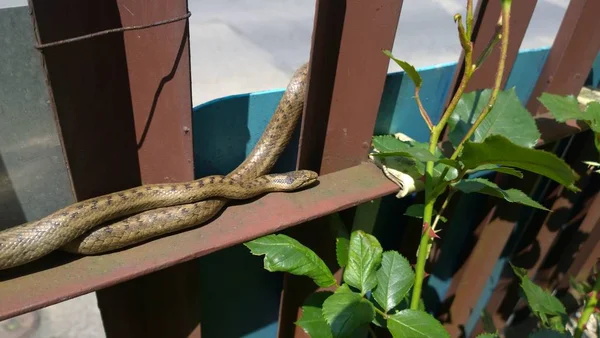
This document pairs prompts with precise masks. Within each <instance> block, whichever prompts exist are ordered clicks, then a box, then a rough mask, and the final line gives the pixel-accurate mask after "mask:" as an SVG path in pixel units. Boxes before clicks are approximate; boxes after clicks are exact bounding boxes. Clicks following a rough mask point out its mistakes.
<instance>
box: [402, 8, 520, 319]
mask: <svg viewBox="0 0 600 338" xmlns="http://www.w3.org/2000/svg"><path fill="white" fill-rule="evenodd" d="M510 6H511V0H502V34H501V37H500V38H501V42H502V48H501V55H500V62H499V64H498V71H497V73H496V79H495V82H494V89H493V92H492V95H491V97H490V100H489V102H488V104H487V106H486V107H485V108H484V110H483V111H482V112H481V114H480V115H479V117H478V118H477V120H476V121H475V123H474V124H473V126H471V128H470V129H469V131H468V132H467V134H466V135H465V137H464V138H463V140H462V141H461V142H460V144H459V145H458V147H457V148H456V149H455V151H454V153H453V154H452V157H451V159H453V160H455V159H456V158H457V157H458V155H459V154H460V152H461V151H462V148H463V147H464V143H465V142H466V141H467V140H469V139H470V138H471V136H472V135H473V133H474V132H475V130H476V129H477V127H479V125H480V124H481V122H482V121H483V120H484V119H485V117H486V116H487V114H488V113H489V112H490V111H491V108H492V107H493V105H494V103H495V101H496V97H497V96H498V92H499V90H500V86H501V84H502V76H503V75H504V66H505V63H506V55H507V53H508V36H509V34H508V33H509V19H510ZM454 19H455V21H456V22H457V25H458V36H459V39H460V42H461V46H462V47H463V50H464V53H465V58H464V66H465V68H464V74H463V76H462V79H461V81H460V85H459V86H458V89H457V90H456V93H455V94H454V96H453V98H452V100H451V101H450V104H449V105H448V107H447V109H446V111H445V112H444V113H443V114H442V117H441V119H440V122H439V123H438V124H437V125H436V126H434V127H433V129H432V130H431V135H430V138H429V151H430V152H431V153H432V154H434V153H435V150H436V148H437V144H438V142H439V139H440V135H441V133H442V131H443V130H444V128H445V127H446V124H447V123H448V120H449V119H450V116H452V113H454V110H455V109H456V106H457V105H458V102H459V101H460V98H461V97H462V95H463V94H464V91H465V89H466V87H467V84H468V82H469V80H470V79H471V76H472V75H473V72H474V71H475V69H476V67H475V66H473V43H472V42H471V41H470V34H471V32H472V25H473V17H472V3H470V0H469V2H468V3H467V28H466V29H465V27H464V26H463V24H462V20H461V16H460V14H457V15H455V16H454ZM494 38H496V37H494ZM490 44H493V42H491V43H490ZM433 167H434V163H433V162H427V165H426V171H425V210H424V212H423V233H422V234H421V240H420V243H419V249H418V255H417V264H416V266H415V284H414V286H413V292H412V297H411V301H410V308H411V309H413V310H416V309H418V306H419V300H420V299H421V291H422V288H423V280H424V279H425V263H426V262H427V258H428V256H429V247H430V245H431V244H432V243H433V236H432V234H431V232H430V230H433V229H435V228H434V227H432V223H431V220H432V215H433V207H434V205H435V202H436V197H437V196H436V195H433V192H434V189H435V186H434V184H433ZM447 172H448V168H445V169H444V171H443V173H442V175H441V178H440V180H439V182H440V184H444V182H443V181H444V177H445V176H446V174H447ZM449 197H452V196H449ZM448 203H449V199H447V200H446V201H445V202H444V204H446V206H447V204H448ZM440 215H441V212H440ZM438 221H439V217H438V218H436V220H435V222H434V224H433V225H434V226H435V225H437V222H438Z"/></svg>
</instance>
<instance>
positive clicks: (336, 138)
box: [320, 0, 402, 173]
mask: <svg viewBox="0 0 600 338" xmlns="http://www.w3.org/2000/svg"><path fill="white" fill-rule="evenodd" d="M401 8H402V1H398V0H376V1H357V0H353V1H347V2H346V8H345V18H344V27H343V31H342V38H341V45H340V48H339V56H338V62H337V67H336V72H335V83H334V87H333V93H332V99H331V107H330V112H329V121H328V124H327V134H326V135H327V136H326V138H325V144H324V149H323V160H322V162H321V171H320V172H321V173H329V172H333V171H335V170H340V169H344V168H348V167H351V166H353V165H356V164H358V163H360V162H362V161H364V160H365V159H366V158H367V154H368V151H369V149H370V145H371V137H372V136H373V130H374V127H375V120H376V118H377V112H378V109H379V103H380V101H381V94H382V93H383V86H384V83H385V77H386V75H387V69H388V65H389V62H390V60H389V58H388V57H387V56H385V55H384V54H383V53H382V52H381V50H383V49H390V50H391V49H392V46H393V44H394V37H395V36H396V28H397V25H398V20H399V17H400V9H401Z"/></svg>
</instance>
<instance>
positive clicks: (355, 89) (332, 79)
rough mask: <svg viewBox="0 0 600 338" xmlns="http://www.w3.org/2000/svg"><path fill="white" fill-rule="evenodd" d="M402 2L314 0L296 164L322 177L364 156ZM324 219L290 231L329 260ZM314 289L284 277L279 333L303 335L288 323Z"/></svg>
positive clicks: (331, 245)
mask: <svg viewBox="0 0 600 338" xmlns="http://www.w3.org/2000/svg"><path fill="white" fill-rule="evenodd" d="M401 7H402V1H394V0H373V1H358V0H351V1H324V0H318V1H317V6H316V14H315V24H314V29H313V46H312V51H311V70H310V82H309V90H308V93H307V98H306V102H307V104H306V107H305V116H304V120H303V125H302V131H301V135H302V136H301V141H300V143H301V145H300V154H299V158H298V166H299V167H300V168H307V169H315V170H318V171H319V172H320V174H321V175H322V174H326V173H330V172H333V171H337V170H340V169H344V168H348V167H351V166H354V165H357V164H359V163H360V162H362V161H364V160H365V159H366V158H367V154H368V151H369V148H370V144H371V137H372V135H373V130H374V127H375V120H376V118H377V113H378V110H379V103H380V100H381V95H382V93H383V86H384V83H385V78H386V75H387V69H388V65H389V58H387V57H386V56H385V55H383V53H382V52H381V51H382V50H383V49H391V48H392V46H393V42H394V37H395V35H396V29H397V25H398V20H399V17H400V10H401ZM326 222H327V220H325V219H321V220H316V221H314V222H311V223H310V224H305V225H302V226H300V227H297V228H295V229H293V234H294V236H295V237H296V238H299V239H300V240H301V241H302V242H303V243H305V244H306V245H308V246H309V247H311V248H313V250H315V251H316V252H317V253H318V254H319V255H320V256H325V257H326V258H329V259H326V261H328V263H330V264H331V266H335V264H336V263H335V250H333V251H332V248H334V243H335V241H334V239H333V237H332V236H330V235H329V234H327V231H324V229H323V224H325V223H326ZM317 232H318V233H319V235H316V233H317ZM337 275H338V277H340V272H339V271H338V273H337ZM315 289H316V288H315V287H314V285H313V284H312V282H311V281H307V280H306V279H303V278H297V277H296V276H292V275H286V276H285V281H284V293H283V295H282V302H281V312H280V326H279V333H278V335H279V337H290V336H294V335H295V336H305V334H304V332H303V331H302V330H301V329H297V328H295V327H294V324H293V321H295V320H296V318H297V317H298V311H299V307H300V306H301V305H302V303H303V301H304V299H305V298H306V297H307V296H308V295H309V294H310V293H311V292H313V291H315Z"/></svg>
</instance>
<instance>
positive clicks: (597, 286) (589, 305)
mask: <svg viewBox="0 0 600 338" xmlns="http://www.w3.org/2000/svg"><path fill="white" fill-rule="evenodd" d="M598 291H600V275H599V276H596V282H595V283H594V289H593V290H592V292H591V293H590V294H589V298H588V301H587V302H586V303H585V307H584V309H583V313H582V314H581V317H580V318H579V321H578V322H577V328H576V329H575V338H581V336H582V335H583V331H585V325H586V324H587V322H588V321H589V320H590V316H591V315H592V313H594V310H595V309H596V305H597V304H598V298H597V297H598Z"/></svg>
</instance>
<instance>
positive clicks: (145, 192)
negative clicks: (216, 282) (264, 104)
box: [0, 63, 318, 270]
mask: <svg viewBox="0 0 600 338" xmlns="http://www.w3.org/2000/svg"><path fill="white" fill-rule="evenodd" d="M308 67H309V65H308V63H304V64H303V65H302V66H300V67H299V68H298V69H297V70H296V71H295V72H294V73H293V75H292V77H291V79H290V81H289V83H288V85H287V87H286V89H285V91H284V93H283V96H282V97H281V99H280V101H279V104H278V106H277V108H276V110H275V112H274V114H273V115H272V117H271V119H270V121H269V123H268V124H267V126H266V128H265V130H264V132H263V133H262V135H261V137H260V139H259V140H258V142H257V143H256V145H255V146H254V148H253V149H252V151H251V152H250V154H249V155H248V156H247V157H246V158H245V159H244V161H243V162H242V163H241V164H240V165H238V167H237V168H235V169H234V170H233V171H232V172H230V173H229V174H228V175H226V176H222V175H211V176H207V177H204V178H201V179H198V180H194V181H190V182H182V183H176V184H170V183H155V184H145V185H141V186H138V187H134V188H130V189H126V190H122V191H119V192H114V193H110V194H106V195H102V196H97V197H93V198H90V199H87V200H83V201H80V202H76V203H74V204H71V205H69V206H67V207H64V208H62V209H59V210H57V211H55V212H54V213H51V214H50V215H48V216H46V217H44V218H41V219H39V220H36V221H32V222H28V223H24V224H21V225H18V226H15V227H12V228H9V229H6V230H4V231H1V232H0V270H3V269H8V268H12V267H15V266H19V265H23V264H26V263H29V262H31V261H34V260H36V259H39V258H41V257H43V256H45V255H47V254H49V253H50V252H53V251H55V250H61V251H66V252H71V253H76V254H84V255H94V254H101V253H106V252H110V251H114V250H117V249H122V248H125V247H130V246H132V245H134V244H138V243H142V242H146V241H148V240H150V239H153V238H155V237H158V236H162V235H165V234H169V233H173V232H176V231H180V230H183V229H186V228H189V227H192V226H197V225H199V224H202V223H204V222H206V221H208V220H210V219H211V218H213V217H214V216H215V215H216V214H217V213H218V212H219V211H220V210H221V209H222V208H223V207H224V206H225V205H226V204H227V202H228V201H229V200H235V199H248V198H252V197H254V196H257V195H260V194H263V193H268V192H275V191H282V192H283V191H294V190H298V189H300V188H303V187H306V186H308V185H310V184H312V183H313V182H314V181H316V179H317V177H318V175H317V173H315V172H313V171H308V170H295V171H291V172H287V173H283V174H268V173H269V172H270V171H271V169H272V168H273V166H274V165H275V163H276V162H277V159H278V158H279V156H280V155H281V153H282V152H283V150H284V149H285V147H286V146H287V144H288V143H289V141H290V139H291V138H292V135H293V133H294V131H295V129H296V126H297V124H298V121H299V119H300V116H301V115H302V111H303V106H304V97H305V93H306V88H307V81H308V79H307V74H308ZM123 217H124V218H123ZM119 218H123V219H120V220H119ZM115 219H116V221H115V222H113V223H106V222H108V221H113V220H115Z"/></svg>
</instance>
